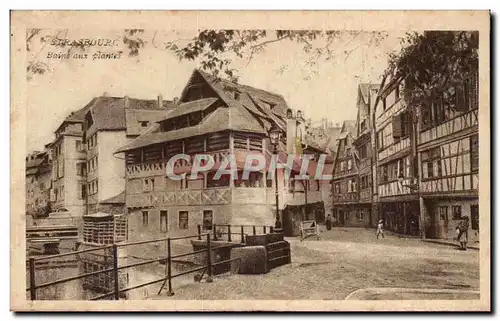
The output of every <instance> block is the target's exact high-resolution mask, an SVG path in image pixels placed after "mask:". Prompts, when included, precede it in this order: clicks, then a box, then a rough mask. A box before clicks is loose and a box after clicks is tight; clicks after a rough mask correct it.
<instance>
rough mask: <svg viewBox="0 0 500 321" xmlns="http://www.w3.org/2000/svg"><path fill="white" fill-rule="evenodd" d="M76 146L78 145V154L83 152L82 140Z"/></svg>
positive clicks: (77, 141) (76, 142)
mask: <svg viewBox="0 0 500 321" xmlns="http://www.w3.org/2000/svg"><path fill="white" fill-rule="evenodd" d="M75 145H76V151H78V152H81V151H83V145H82V141H81V140H76V141H75Z"/></svg>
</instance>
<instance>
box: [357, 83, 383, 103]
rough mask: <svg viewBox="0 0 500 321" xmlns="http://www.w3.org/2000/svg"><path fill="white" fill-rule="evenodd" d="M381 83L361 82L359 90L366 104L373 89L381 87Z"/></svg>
mask: <svg viewBox="0 0 500 321" xmlns="http://www.w3.org/2000/svg"><path fill="white" fill-rule="evenodd" d="M379 88H380V84H359V90H360V91H361V96H362V97H363V101H364V103H365V104H368V101H369V97H370V90H371V89H377V90H378V89H379Z"/></svg>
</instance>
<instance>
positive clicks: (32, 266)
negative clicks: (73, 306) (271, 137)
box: [26, 225, 266, 300]
mask: <svg viewBox="0 0 500 321" xmlns="http://www.w3.org/2000/svg"><path fill="white" fill-rule="evenodd" d="M250 226H252V225H250ZM264 227H266V226H264ZM254 229H255V227H254ZM201 236H205V237H206V242H207V243H206V244H207V246H206V249H202V250H196V251H194V250H193V251H190V252H186V253H181V254H176V255H172V251H171V248H172V245H171V242H172V241H176V240H183V239H191V238H200V237H201ZM162 241H166V242H167V256H165V257H160V258H155V259H150V260H146V261H142V262H137V263H133V264H128V265H124V266H118V248H119V247H124V246H133V245H138V244H146V243H156V242H162ZM232 246H233V245H232V244H230V245H221V246H215V247H212V244H211V235H210V233H203V234H196V235H189V236H180V237H170V238H163V239H157V240H148V241H139V242H129V243H120V244H113V245H106V246H102V247H98V248H90V249H85V250H80V251H74V252H68V253H63V254H55V255H49V256H44V257H31V258H29V260H28V262H29V273H30V287H29V288H27V289H26V291H30V298H31V300H36V298H37V293H36V290H37V289H41V288H46V287H49V286H52V285H57V284H61V283H65V282H70V281H74V280H78V279H82V278H86V277H89V276H94V275H98V274H101V273H110V272H112V273H113V278H114V281H115V282H114V289H113V291H111V292H108V293H104V294H102V295H99V296H96V297H93V298H91V299H90V300H99V299H103V298H106V297H110V296H114V299H115V300H118V299H119V295H120V293H123V292H127V291H130V290H134V289H137V288H140V287H145V286H148V285H152V284H155V283H159V282H162V281H163V285H162V286H161V288H160V292H161V290H162V289H163V287H164V286H165V284H166V283H167V282H168V293H167V295H173V294H174V293H173V291H172V282H171V280H172V279H173V278H176V277H179V276H182V275H186V274H190V273H195V272H198V271H201V270H208V273H207V282H212V274H213V267H214V266H217V265H220V264H224V263H228V262H232V261H235V260H239V259H240V258H233V259H229V260H224V261H219V262H214V263H213V262H212V255H211V253H212V251H214V250H216V249H220V248H228V247H232ZM109 248H112V249H113V251H112V257H113V267H111V268H108V269H104V270H100V271H94V272H89V273H83V274H79V275H76V276H71V277H67V278H62V279H59V280H56V281H52V282H46V283H42V284H38V285H37V284H36V280H35V266H36V262H37V261H40V260H47V259H50V258H57V257H62V256H69V255H77V254H81V253H86V252H92V251H99V250H103V249H109ZM200 253H207V264H205V265H203V266H200V267H197V268H194V269H191V270H189V271H183V272H180V273H177V274H172V270H171V266H172V259H175V258H180V257H184V256H189V255H196V254H200ZM163 260H167V262H166V263H165V264H166V265H165V270H166V271H165V274H166V276H165V277H164V278H161V279H157V280H154V281H148V282H145V283H142V284H138V285H134V286H130V287H126V288H122V289H120V288H119V274H118V271H120V270H124V269H128V268H133V267H137V266H143V265H147V264H152V263H155V262H160V261H163ZM203 274H204V272H203ZM203 274H202V276H203ZM202 276H201V277H202ZM201 277H200V278H199V279H201Z"/></svg>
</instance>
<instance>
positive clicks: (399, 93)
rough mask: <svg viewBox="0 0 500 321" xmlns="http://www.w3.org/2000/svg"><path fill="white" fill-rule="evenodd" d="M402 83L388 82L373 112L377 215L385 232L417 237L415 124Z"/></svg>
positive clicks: (392, 80) (395, 79) (382, 89)
mask: <svg viewBox="0 0 500 321" xmlns="http://www.w3.org/2000/svg"><path fill="white" fill-rule="evenodd" d="M403 84H404V83H403V80H402V79H401V78H393V79H390V80H389V81H388V82H387V83H386V84H385V85H384V87H383V88H381V90H380V93H379V96H380V97H379V98H380V101H379V103H378V104H377V106H376V110H375V128H376V146H377V173H376V176H377V185H378V187H377V188H378V201H379V216H380V218H382V219H384V223H385V227H386V228H387V229H388V230H391V231H394V232H396V233H400V234H404V235H415V236H417V235H419V226H420V225H419V224H420V222H419V220H420V215H419V199H418V187H417V174H418V173H417V172H418V171H417V169H418V166H416V165H417V164H416V149H415V147H416V142H415V135H414V133H415V129H414V128H415V122H413V121H412V119H414V118H413V117H412V114H411V113H410V110H409V108H408V106H407V103H406V100H405V99H404V97H403V96H404V95H403V90H402V89H403Z"/></svg>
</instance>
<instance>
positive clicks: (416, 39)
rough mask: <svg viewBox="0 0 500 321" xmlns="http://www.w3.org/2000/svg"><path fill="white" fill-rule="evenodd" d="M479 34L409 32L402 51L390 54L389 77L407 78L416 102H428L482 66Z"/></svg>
mask: <svg viewBox="0 0 500 321" xmlns="http://www.w3.org/2000/svg"><path fill="white" fill-rule="evenodd" d="M478 47H479V34H478V32H475V31H426V32H424V33H422V34H418V33H408V34H407V35H406V37H405V38H403V40H402V49H401V51H400V52H399V53H395V54H391V55H390V56H389V67H388V68H387V70H386V72H385V76H386V77H392V78H396V79H405V93H406V95H407V97H408V98H409V99H410V102H411V103H412V104H413V105H417V106H418V105H424V104H426V103H428V102H429V101H430V100H432V99H433V97H435V96H437V95H440V96H442V93H443V92H444V91H445V90H447V89H448V88H449V87H450V86H451V85H453V84H454V83H456V82H458V81H461V80H462V79H463V77H464V76H467V75H469V74H470V73H471V72H473V71H476V70H477V69H478Z"/></svg>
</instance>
